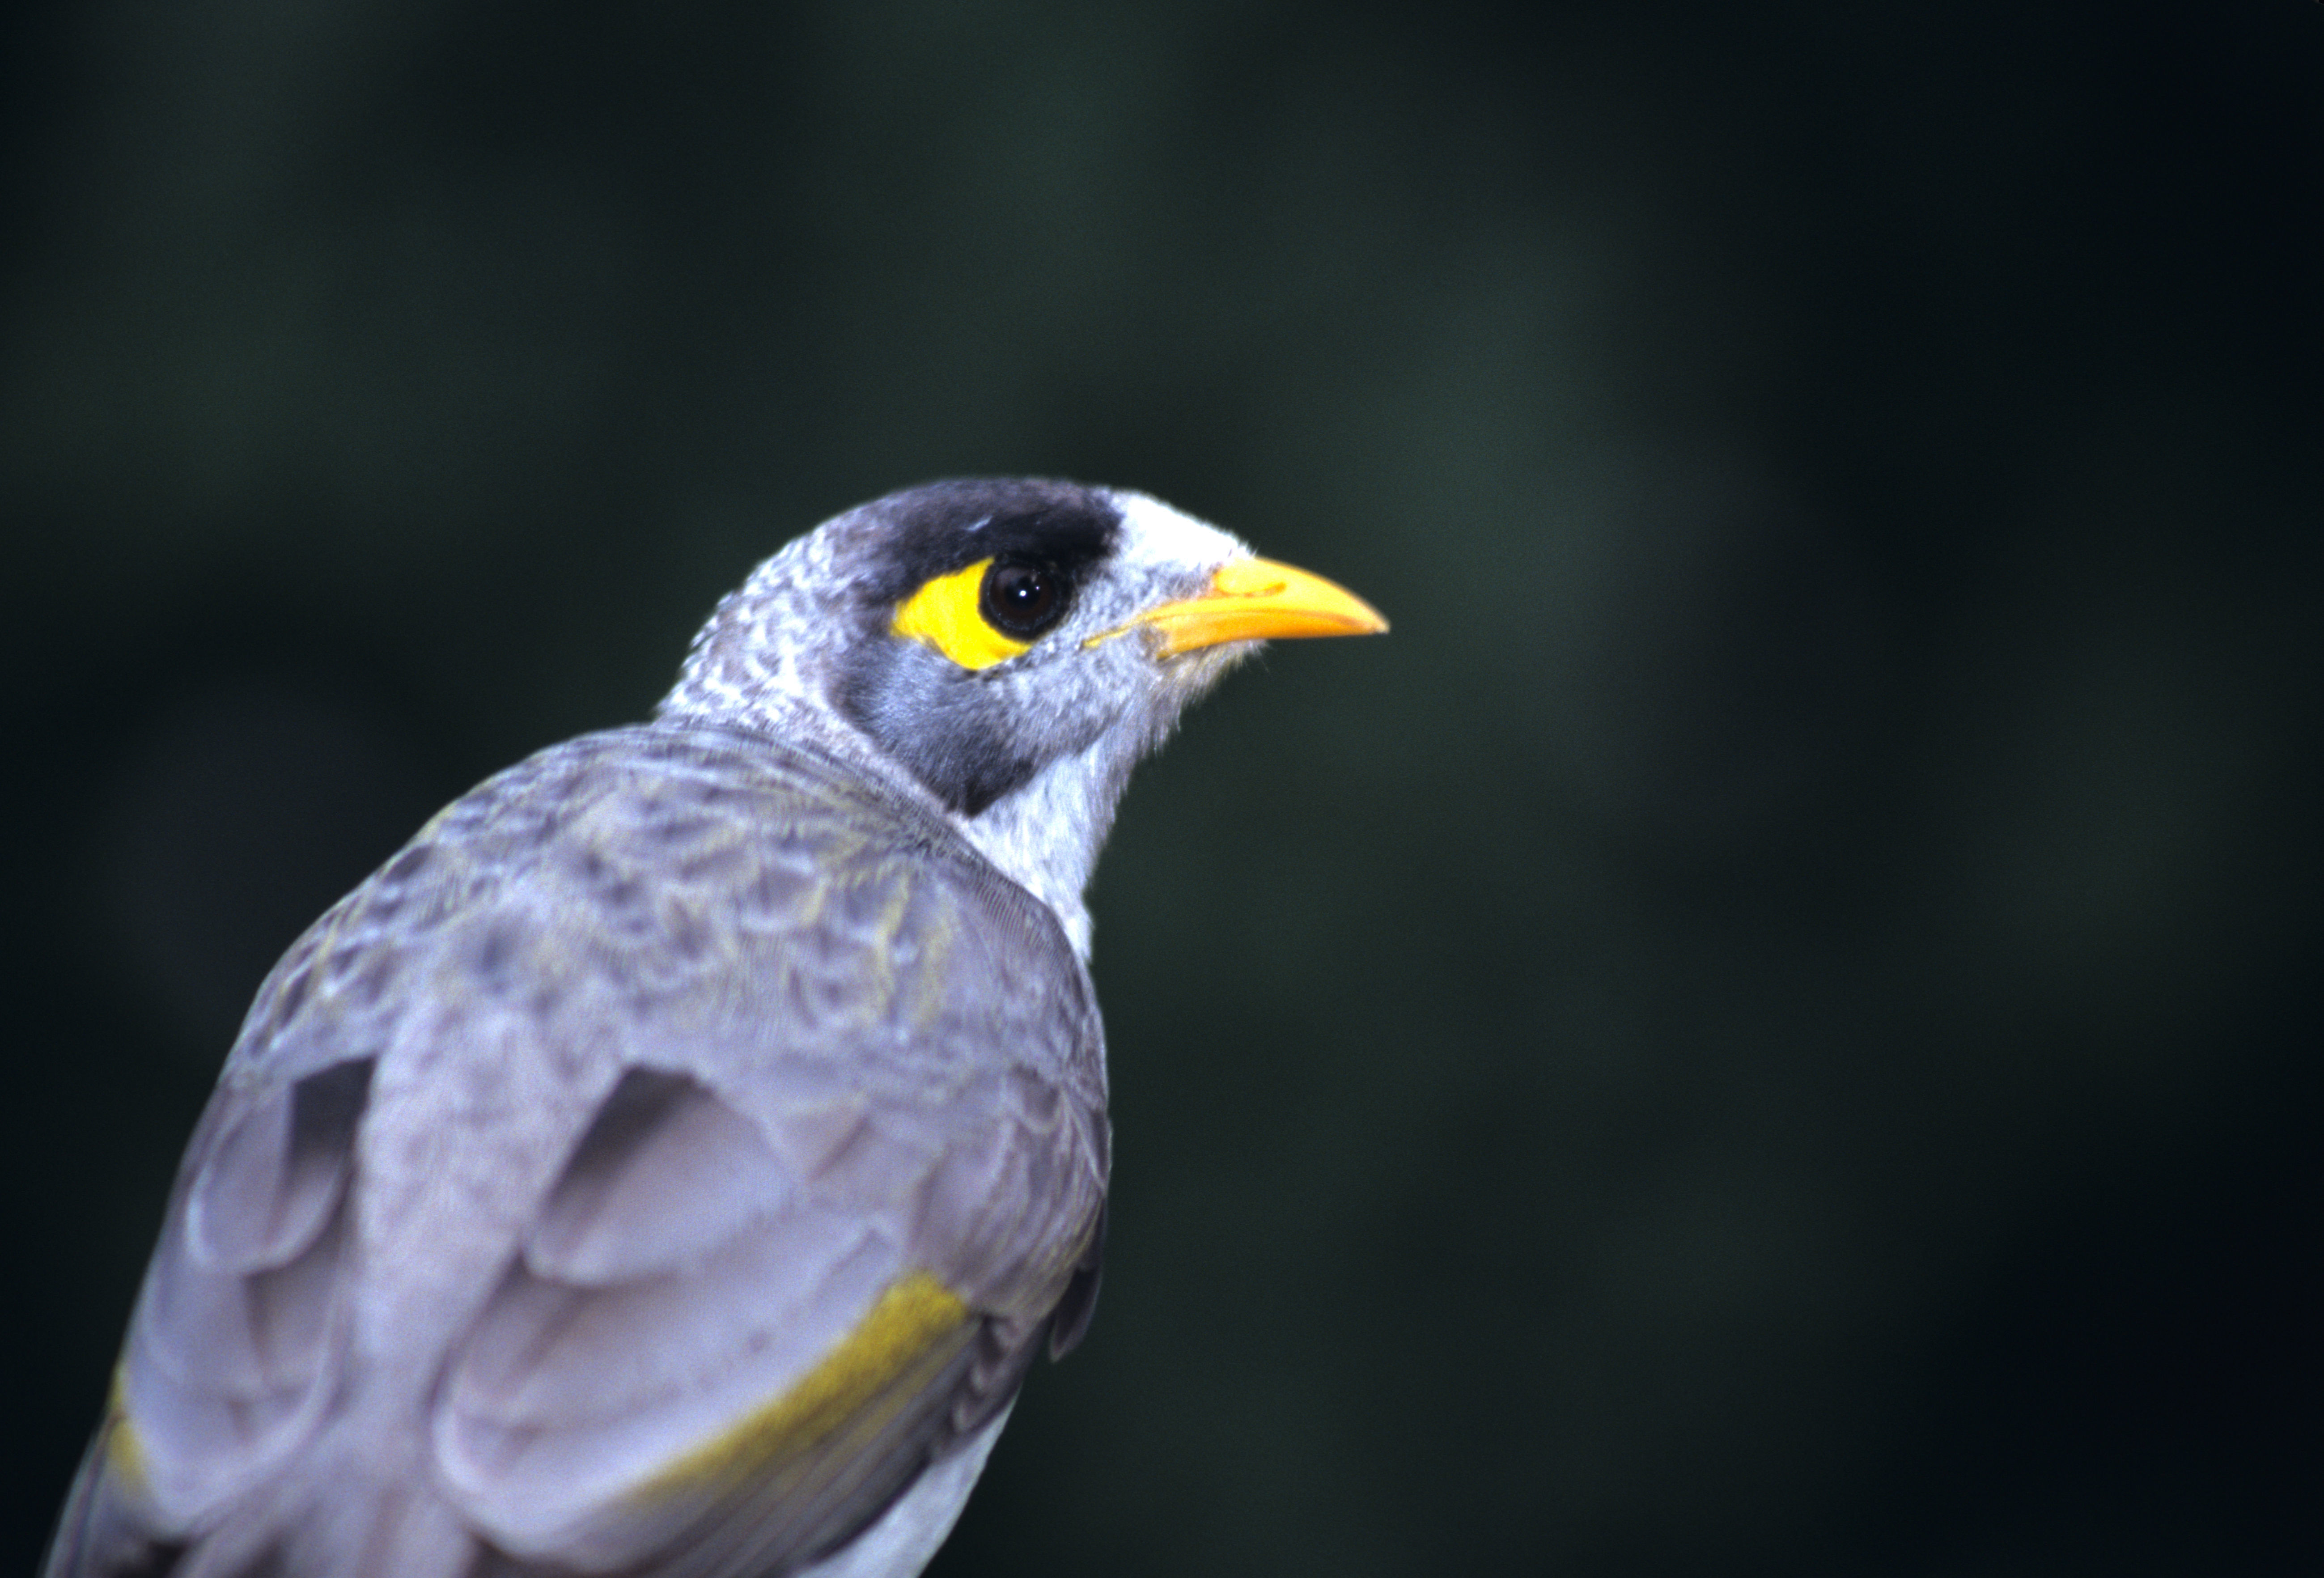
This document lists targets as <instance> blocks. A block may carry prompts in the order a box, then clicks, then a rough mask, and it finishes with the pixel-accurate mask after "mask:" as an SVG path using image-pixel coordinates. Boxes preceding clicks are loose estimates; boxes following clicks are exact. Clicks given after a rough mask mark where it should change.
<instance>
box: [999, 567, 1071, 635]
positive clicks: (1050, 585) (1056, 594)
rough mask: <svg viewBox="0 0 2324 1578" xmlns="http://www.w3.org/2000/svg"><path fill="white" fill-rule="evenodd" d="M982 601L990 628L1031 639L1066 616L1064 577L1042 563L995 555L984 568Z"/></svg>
mask: <svg viewBox="0 0 2324 1578" xmlns="http://www.w3.org/2000/svg"><path fill="white" fill-rule="evenodd" d="M982 601H983V604H984V618H985V622H986V623H989V624H991V626H992V628H993V629H995V630H997V631H1001V632H1005V633H1007V634H1009V635H1013V636H1015V637H1016V638H1017V639H1018V640H1019V641H1030V640H1032V639H1033V638H1034V637H1035V636H1037V635H1039V634H1040V633H1041V632H1043V631H1045V630H1047V629H1048V628H1049V627H1050V626H1051V625H1053V624H1055V623H1057V621H1058V620H1060V619H1063V618H1064V617H1065V577H1063V576H1060V575H1058V574H1057V572H1056V571H1055V570H1053V569H1049V568H1047V567H1045V566H1042V565H1029V564H1025V563H1022V562H1015V563H1012V562H1011V561H1010V560H1008V559H995V560H994V561H993V564H992V568H991V569H989V570H987V571H985V572H984V593H983V598H982Z"/></svg>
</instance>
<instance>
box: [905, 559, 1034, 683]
mask: <svg viewBox="0 0 2324 1578" xmlns="http://www.w3.org/2000/svg"><path fill="white" fill-rule="evenodd" d="M991 564H992V561H991V559H989V558H981V559H979V560H977V561H976V562H975V563H974V564H973V565H971V566H969V567H968V568H966V569H964V570H954V572H953V573H952V574H951V575H948V576H938V577H936V579H935V580H933V581H930V582H929V583H928V584H927V586H922V587H921V588H920V589H919V590H918V591H917V592H915V593H913V594H912V595H910V596H909V597H907V598H906V599H904V605H903V606H902V607H900V608H899V609H897V610H896V623H894V625H893V626H891V627H890V628H892V629H893V630H894V631H895V632H896V633H897V634H898V635H899V636H903V637H905V638H906V639H908V640H910V641H918V642H919V643H920V644H922V645H923V646H928V647H933V648H935V649H936V651H939V652H942V653H943V654H944V655H945V657H947V658H950V659H951V660H953V661H954V662H955V663H958V664H959V665H960V666H961V667H962V668H964V669H990V668H991V667H992V665H993V664H995V663H998V662H1000V661H1001V660H1002V659H1004V658H1013V657H1015V656H1016V655H1017V654H1018V653H1019V652H1021V651H1026V650H1027V649H1028V647H1030V646H1031V645H1032V643H1031V642H1030V641H1018V640H1016V639H1014V638H1013V637H1010V636H1005V635H1002V634H1001V632H999V631H997V630H995V629H993V628H992V626H991V625H990V624H988V623H985V619H984V572H985V571H986V570H987V569H989V568H991Z"/></svg>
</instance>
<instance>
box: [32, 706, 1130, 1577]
mask: <svg viewBox="0 0 2324 1578" xmlns="http://www.w3.org/2000/svg"><path fill="white" fill-rule="evenodd" d="M483 1027H489V1032H488V1033H487V1031H486V1030H485V1029H483ZM375 1069H376V1070H377V1071H378V1077H377V1079H376V1080H375V1079H374V1070H375ZM374 1085H376V1086H378V1087H379V1088H377V1089H375V1088H374ZM383 1090H384V1091H386V1092H388V1093H389V1095H388V1096H383V1095H382V1094H381V1092H382V1091H383ZM591 1091H594V1092H596V1093H598V1094H597V1095H595V1096H594V1097H589V1096H584V1095H583V1093H586V1092H591ZM1104 1094H1105V1093H1104V1072H1103V1061H1102V1038H1101V1034H1100V1031H1099V1029H1098V1023H1097V1018H1096V1011H1095V1006H1094V1002H1093V997H1092V993H1091V992H1090V988H1089V983H1088V980H1087V976H1086V974H1085V973H1084V972H1083V971H1082V969H1081V966H1080V964H1079V963H1078V961H1077V960H1076V959H1075V958H1074V955H1073V954H1072V951H1071V949H1070V946H1068V944H1067V943H1066V941H1065V937H1064V936H1063V933H1062V931H1061V930H1060V928H1059V927H1058V926H1057V924H1056V919H1055V918H1054V917H1053V916H1052V915H1051V914H1050V913H1049V912H1048V911H1047V909H1044V908H1043V907H1042V906H1040V905H1039V904H1038V903H1037V901H1036V900H1033V899H1032V898H1031V897H1030V896H1029V895H1028V894H1026V893H1025V892H1024V891H1022V890H1020V889H1019V888H1017V887H1015V886H1014V885H1013V884H1011V883H1009V882H1008V881H1005V880H1004V879H1002V878H1001V877H1000V876H999V875H998V874H997V873H996V872H993V871H992V870H991V867H990V866H988V865H986V864H985V863H983V862H982V859H981V858H980V857H978V856H977V855H975V854H973V852H972V851H970V850H969V849H968V847H967V846H966V845H965V844H964V843H963V842H961V841H960V840H959V839H958V837H957V835H954V833H953V832H952V831H951V829H950V828H949V827H948V826H945V824H944V823H943V822H942V821H941V820H940V819H938V818H936V817H934V816H933V815H930V814H928V813H926V812H923V811H922V810H920V809H918V807H916V806H914V805H912V804H910V803H908V802H907V801H905V800H903V799H901V798H899V797H897V796H895V795H894V794H892V793H890V791H887V790H885V789H881V788H880V787H879V786H877V785H876V784H873V783H871V782H869V781H868V780H865V779H864V778H863V777H862V775H861V774H860V773H859V772H856V771H853V770H852V769H849V768H847V767H845V766H844V765H842V764H840V763H838V762H837V761H835V760H833V759H830V758H826V757H824V756H822V755H820V754H819V753H817V752H813V751H809V750H805V749H792V748H789V747H785V746H779V745H776V744H775V743H772V742H770V741H767V740H765V739H763V738H758V737H753V736H742V735H736V734H729V733H727V732H725V731H721V730H715V729H693V728H689V729H675V728H667V727H664V728H650V729H641V730H632V731H624V732H619V733H616V734H610V735H603V736H595V737H593V738H591V739H588V740H584V741H579V742H575V743H572V744H569V745H567V746H563V747H558V748H557V749H555V750H552V751H550V752H545V753H544V754H543V755H542V756H540V757H538V758H535V759H534V760H533V761H530V762H528V763H526V764H523V765H522V766H521V767H519V768H517V769H513V770H512V771H510V772H509V773H507V774H503V776H502V777H501V778H500V779H497V780H493V782H492V783H489V784H487V785H485V786H484V788H482V789H479V790H477V791H476V792H475V793H474V794H472V795H471V796H469V797H467V798H466V799H464V800H462V801H461V802H459V803H457V804H456V805H455V806H454V807H450V808H449V809H448V810H447V812H446V813H444V815H443V816H441V817H438V819H437V820H436V821H435V822H434V823H431V824H430V826H429V829H427V830H426V831H425V832H424V833H423V834H422V835H421V836H420V839H418V840H416V841H415V842H414V844H412V845H411V846H410V848H409V849H407V850H406V851H405V852H404V853H403V854H401V855H399V856H398V857H397V858H396V860H395V861H393V862H392V863H390V864H389V865H388V866H387V867H386V868H384V869H383V872H381V873H380V874H379V875H378V876H377V877H375V878H374V880H373V881H371V882H370V883H368V884H366V885H365V887H364V888H363V889H359V890H358V891H356V892H355V894H353V895H350V897H349V898H348V899H347V900H344V901H343V902H342V903H341V905H339V906H338V907H337V908H336V909H334V910H333V912H332V913H331V914H330V915H328V916H327V917H325V918H324V919H323V920H322V921H320V922H318V924H317V926H316V927H314V928H313V929H312V930H310V932H309V934H308V936H307V937H304V938H302V939H301V941H300V944H299V945H298V946H296V947H295V948H294V949H293V951H292V953H291V955H289V956H287V957H286V959H285V960H284V962H283V964H281V965H280V966H278V968H277V970H276V972H275V974H274V975H273V976H272V977H270V980H269V983H268V984H267V986H266V987H265V988H264V989H263V990H262V992H261V995H260V999H259V1001H258V1003H257V1004H256V1005H255V1006H254V1009H253V1010H252V1014H251V1017H250V1020H249V1021H248V1022H247V1024H246V1025H245V1029H244V1037H243V1038H242V1040H241V1041H240V1042H239V1043H238V1044H237V1047H236V1049H235V1054H234V1056H233V1057H232V1058H231V1059H230V1060H229V1063H228V1068H227V1073H226V1076H225V1078H224V1079H223V1081H222V1083H221V1085H220V1089H219V1092H218V1094H217V1096H216V1097H215V1098H214V1100H213V1103H212V1109H211V1111H210V1112H208V1113H207V1114H206V1115H205V1118H204V1122H203V1127H202V1130H200V1131H199V1132H198V1135H197V1138H196V1141H195V1145H194V1147H193V1149H192V1150H191V1151H190V1152H189V1163H188V1167H187V1170H186V1172H185V1173H184V1174H183V1175H181V1183H180V1190H179V1192H178V1195H177V1197H176V1199H175V1200H174V1201H173V1204H172V1206H171V1213H170V1216H169V1218H168V1223H167V1225H166V1226H165V1229H164V1232H163V1237H162V1241H161V1247H160V1249H159V1250H157V1253H156V1258H155V1261H154V1265H153V1267H152V1270H151V1272H150V1273H149V1278H148V1283H147V1287H146V1290H145V1292H144V1294H143V1297H142V1299H141V1304H140V1308H139V1311H138V1313H137V1315H136V1316H135V1318H134V1321H133V1324H132V1332H131V1337H130V1342H129V1344H128V1349H127V1352H126V1353H125V1355H124V1371H123V1373H124V1387H123V1394H124V1413H123V1414H122V1415H121V1417H119V1419H118V1421H117V1424H116V1425H115V1426H113V1428H114V1430H115V1441H116V1442H119V1441H126V1442H128V1443H129V1444H130V1445H131V1447H132V1448H134V1450H126V1451H124V1450H115V1449H111V1448H108V1449H106V1450H104V1451H100V1452H96V1453H92V1456H91V1460H90V1466H89V1467H88V1469H86V1470H85V1471H84V1474H83V1479H82V1491H81V1492H80V1493H78V1500H76V1503H75V1506H76V1508H77V1509H79V1510H78V1513H77V1514H76V1516H77V1517H78V1518H80V1519H81V1522H80V1523H79V1524H78V1525H77V1526H76V1527H78V1528H79V1529H80V1531H81V1532H80V1533H78V1534H76V1535H74V1536H71V1537H70V1538H69V1539H66V1538H63V1537H60V1546H59V1554H58V1555H56V1556H55V1557H54V1558H52V1567H51V1572H52V1573H76V1572H82V1571H92V1570H98V1569H97V1568H95V1567H92V1566H90V1565H87V1564H88V1563H94V1562H96V1561H97V1557H96V1556H94V1555H91V1554H90V1553H92V1552H95V1551H97V1549H98V1547H99V1546H105V1547H106V1548H107V1549H112V1550H115V1551H118V1550H120V1549H125V1548H128V1546H129V1545H130V1544H134V1542H135V1541H137V1540H145V1541H149V1542H151V1541H159V1542H161V1543H162V1544H165V1545H167V1544H182V1543H187V1542H191V1548H190V1549H189V1554H188V1557H187V1560H188V1562H189V1564H191V1566H190V1567H189V1570H192V1569H195V1568H199V1569H202V1570H205V1571H206V1570H207V1567H205V1566H204V1564H205V1563H208V1562H211V1561H213V1560H224V1561H229V1562H231V1561H235V1560H240V1559H241V1558H240V1557H238V1556H235V1555H234V1553H235V1552H237V1551H248V1552H263V1551H267V1550H280V1551H282V1552H286V1553H289V1555H287V1556H286V1557H285V1560H287V1561H289V1562H290V1563H291V1568H292V1569H293V1570H298V1571H302V1572H303V1571H307V1570H309V1569H310V1568H311V1569H312V1570H315V1571H330V1572H333V1573H339V1572H346V1573H366V1574H368V1573H370V1572H371V1566H370V1564H371V1562H372V1560H373V1558H372V1556H370V1555H364V1553H365V1552H377V1551H381V1550H391V1551H392V1550H398V1549H401V1550H406V1551H418V1550H420V1549H421V1548H422V1546H424V1547H425V1549H426V1550H427V1551H429V1552H431V1553H436V1554H435V1555H429V1557H428V1563H429V1564H431V1570H432V1564H436V1563H438V1561H439V1559H440V1561H442V1562H456V1561H457V1562H470V1563H471V1564H472V1565H473V1567H474V1570H475V1571H479V1572H482V1571H488V1570H489V1571H493V1572H509V1573H515V1572H521V1571H540V1572H549V1571H556V1572H588V1571H614V1570H619V1571H622V1572H624V1573H633V1574H636V1575H637V1578H681V1575H683V1578H739V1575H742V1574H761V1573H778V1572H788V1571H790V1570H792V1569H793V1568H795V1567H796V1566H798V1565H799V1564H804V1563H807V1562H809V1561H811V1560H813V1559H814V1558H815V1557H816V1555H819V1554H821V1553H823V1552H825V1551H827V1550H828V1549H830V1548H831V1547H832V1546H835V1544H836V1543H838V1542H839V1541H841V1540H844V1538H846V1537H847V1536H849V1535H850V1534H852V1533H853V1531H854V1530H855V1529H857V1528H860V1527H862V1526H863V1525H864V1524H865V1523H867V1522H869V1521H870V1520H871V1518H874V1517H876V1516H878V1515H879V1513H880V1512H881V1510H882V1509H884V1508H885V1507H886V1506H887V1505H888V1504H889V1503H890V1502H891V1501H892V1500H894V1499H895V1498H896V1497H897V1495H898V1494H899V1492H900V1491H901V1490H903V1489H904V1488H905V1487H906V1486H907V1485H908V1484H909V1483H910V1482H911V1481H913V1479H914V1478H915V1477H916V1476H917V1475H918V1473H919V1472H921V1471H922V1469H923V1468H925V1467H926V1466H927V1464H928V1463H931V1462H933V1461H936V1460H937V1459H940V1458H943V1457H944V1456H945V1454H947V1453H950V1452H953V1451H954V1450H955V1449H957V1448H959V1447H960V1446H961V1444H963V1443H964V1442H967V1441H970V1440H971V1439H972V1438H973V1437H974V1436H975V1435H976V1434H977V1433H978V1432H979V1431H981V1430H982V1428H983V1427H984V1426H986V1425H987V1424H988V1423H990V1422H991V1421H992V1420H993V1419H995V1418H996V1417H998V1416H999V1415H1000V1414H1001V1412H1002V1411H1003V1410H1004V1409H1005V1408H1006V1407H1007V1406H1008V1404H1009V1402H1010V1398H1012V1397H1013V1396H1014V1394H1015V1390H1016V1388H1017V1386H1018V1384H1019V1380H1021V1378H1022V1375H1023V1373H1024V1370H1025V1367H1026V1366H1027V1365H1028V1363H1029V1362H1030V1360H1031V1357H1032V1355H1033V1354H1034V1353H1035V1352H1037V1351H1038V1349H1039V1348H1040V1346H1041V1344H1042V1340H1043V1338H1044V1336H1045V1334H1047V1333H1049V1331H1050V1328H1051V1324H1052V1322H1051V1315H1052V1312H1053V1311H1055V1310H1056V1309H1057V1308H1058V1307H1059V1306H1060V1303H1061V1301H1065V1303H1066V1305H1067V1307H1066V1309H1065V1315H1066V1316H1067V1324H1068V1325H1069V1326H1070V1327H1071V1328H1072V1330H1073V1331H1074V1332H1076V1333H1077V1331H1078V1326H1079V1324H1080V1322H1081V1321H1082V1320H1083V1319H1084V1318H1085V1316H1086V1307H1087V1297H1086V1295H1087V1292H1088V1290H1090V1289H1092V1288H1093V1287H1094V1266H1095V1258H1096V1254H1097V1248H1098V1245H1097V1240H1098V1229H1099V1223H1100V1215H1101V1210H1102V1201H1103V1195H1104V1188H1105V1178H1106V1166H1107V1158H1106V1149H1107V1136H1106V1132H1105V1120H1104V1112H1103V1103H1104ZM391 1098H392V1099H391ZM544 1098H547V1099H548V1100H549V1103H550V1105H549V1107H546V1108H544V1107H543V1106H542V1105H541V1104H540V1103H541V1102H542V1100H543V1099H544ZM576 1098H579V1099H578V1101H577V1104H575V1103H576ZM568 1107H569V1116H568V1115H567V1110H568ZM445 1158H462V1159H461V1161H460V1164H459V1166H458V1167H454V1168H451V1169H449V1170H442V1169H443V1166H444V1159H445ZM432 1246H440V1247H432ZM466 1268H472V1269H466ZM463 1277H465V1278H469V1281H468V1283H467V1284H466V1287H469V1288H472V1289H473V1291H472V1292H464V1291H463V1285H462V1284H461V1283H460V1282H459V1281H458V1280H457V1278H463ZM899 1289H919V1290H921V1291H922V1292H926V1291H927V1290H928V1289H934V1290H936V1295H937V1296H940V1297H938V1298H937V1302H936V1303H935V1304H933V1305H927V1306H926V1308H934V1309H937V1310H939V1311H942V1310H950V1309H955V1308H956V1310H957V1318H945V1319H929V1320H920V1321H918V1322H914V1321H904V1322H902V1323H901V1324H899V1318H898V1317H897V1316H896V1315H895V1313H894V1311H895V1308H896V1306H895V1304H894V1300H895V1299H896V1298H897V1297H899ZM463 1312H465V1313H463ZM923 1313H925V1309H924V1311H923ZM1060 1334H1061V1335H1062V1334H1064V1333H1063V1331H1062V1329H1061V1332H1060ZM843 1381H844V1384H841V1383H842V1382H843ZM810 1403H811V1404H812V1405H813V1406H812V1407H810V1406H809V1404H810ZM738 1443H744V1444H747V1450H746V1449H745V1448H744V1447H743V1446H738V1445H737V1444H738ZM124 1463H132V1464H134V1468H135V1471H136V1472H128V1471H127V1470H125V1469H124V1467H123V1466H122V1465H123V1464H124ZM415 1487H417V1489H415ZM414 1497H418V1498H419V1500H414ZM446 1518H451V1519H453V1520H454V1521H453V1522H450V1523H447V1522H445V1521H444V1520H445V1519H446ZM107 1520H110V1521H109V1522H108V1521H107ZM98 1523H105V1524H106V1527H103V1528H98V1527H97V1524H98ZM450 1527H466V1530H467V1531H468V1532H467V1534H466V1536H465V1537H466V1538H467V1539H468V1540H469V1541H470V1542H471V1544H472V1546H473V1547H474V1549H473V1551H472V1554H471V1557H460V1556H459V1555H457V1546H456V1545H455V1546H447V1545H445V1544H444V1543H443V1537H442V1536H441V1531H442V1530H443V1529H446V1528H450ZM398 1528H402V1529H405V1530H406V1531H407V1532H406V1533H405V1534H397V1533H395V1532H394V1531H395V1530H396V1529H398ZM410 1529H422V1530H434V1531H437V1532H434V1533H429V1535H428V1538H427V1539H426V1540H420V1537H419V1536H418V1535H411V1534H409V1530H410ZM383 1531H385V1532H383ZM414 1542H417V1543H414ZM445 1570H446V1571H447V1573H449V1572H451V1571H453V1570H454V1569H453V1568H450V1567H447V1568H446V1569H445Z"/></svg>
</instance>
